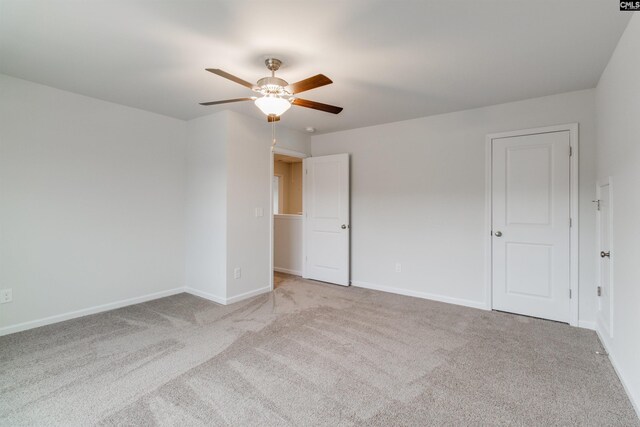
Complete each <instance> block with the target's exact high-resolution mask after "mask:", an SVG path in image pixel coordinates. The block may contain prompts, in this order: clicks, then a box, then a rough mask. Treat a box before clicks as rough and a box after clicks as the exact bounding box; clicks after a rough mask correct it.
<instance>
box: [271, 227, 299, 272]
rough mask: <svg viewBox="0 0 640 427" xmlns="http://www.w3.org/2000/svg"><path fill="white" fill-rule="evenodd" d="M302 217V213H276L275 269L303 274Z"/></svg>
mask: <svg viewBox="0 0 640 427" xmlns="http://www.w3.org/2000/svg"><path fill="white" fill-rule="evenodd" d="M302 219H303V217H302V215H274V218H273V221H274V224H273V269H274V270H276V271H280V272H282V273H289V274H295V275H297V276H302V223H303V221H302Z"/></svg>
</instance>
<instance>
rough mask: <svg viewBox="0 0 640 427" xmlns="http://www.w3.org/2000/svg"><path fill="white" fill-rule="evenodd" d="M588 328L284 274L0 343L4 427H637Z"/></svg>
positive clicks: (16, 336) (1, 421)
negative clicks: (274, 281)
mask: <svg viewBox="0 0 640 427" xmlns="http://www.w3.org/2000/svg"><path fill="white" fill-rule="evenodd" d="M600 348H601V347H600V344H599V342H598V339H597V337H596V335H595V334H594V333H593V332H591V331H587V330H584V329H577V328H572V327H569V326H566V325H562V324H558V323H553V322H547V321H543V320H537V319H531V318H527V317H520V316H514V315H509V314H503V313H495V312H485V311H480V310H474V309H469V308H463V307H457V306H453V305H448V304H443V303H437V302H431V301H427V300H420V299H416V298H409V297H403V296H397V295H392V294H386V293H382V292H375V291H368V290H364V289H358V288H353V287H351V288H343V287H339V286H332V285H326V284H320V283H314V282H308V281H302V280H298V279H295V278H291V277H286V278H283V277H282V276H281V277H280V278H279V286H278V288H277V289H276V291H275V292H273V293H271V294H265V295H261V296H258V297H255V298H253V299H250V300H247V301H243V302H240V303H237V304H234V305H230V306H226V307H225V306H220V305H217V304H214V303H212V302H209V301H206V300H203V299H200V298H197V297H194V296H191V295H187V294H181V295H177V296H173V297H168V298H163V299H160V300H156V301H152V302H148V303H145V304H139V305H136V306H131V307H127V308H123V309H119V310H114V311H111V312H107V313H102V314H97V315H93V316H88V317H84V318H81V319H76V320H72V321H68V322H64V323H59V324H57V325H52V326H47V327H43V328H39V329H35V330H32V331H27V332H23V333H19V334H14V335H10V336H6V337H3V338H0V372H1V374H0V375H1V376H0V425H2V426H15V425H56V424H57V425H90V424H100V425H180V426H190V425H241V426H248V425H251V426H272V425H327V426H336V425H381V426H390V425H413V426H423V425H526V426H532V425H540V426H542V425H545V426H546V425H593V426H596V425H597V426H603V425H620V426H638V425H640V423H639V421H638V419H637V418H636V415H635V413H634V411H633V409H632V407H631V405H630V403H629V400H628V398H627V396H626V395H625V393H624V391H623V389H622V386H621V384H620V382H619V380H618V378H617V377H616V375H615V373H614V371H613V369H612V367H611V364H610V363H609V361H608V359H607V358H606V357H602V356H598V355H596V354H595V351H596V350H599V349H600Z"/></svg>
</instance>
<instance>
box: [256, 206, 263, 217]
mask: <svg viewBox="0 0 640 427" xmlns="http://www.w3.org/2000/svg"><path fill="white" fill-rule="evenodd" d="M262 215H264V212H263V211H262V208H256V218H260V217H261V216H262Z"/></svg>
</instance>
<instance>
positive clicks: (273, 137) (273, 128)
mask: <svg viewBox="0 0 640 427" xmlns="http://www.w3.org/2000/svg"><path fill="white" fill-rule="evenodd" d="M275 148H276V122H275V120H274V121H273V122H271V151H273V150H274V149H275Z"/></svg>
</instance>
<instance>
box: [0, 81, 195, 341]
mask: <svg viewBox="0 0 640 427" xmlns="http://www.w3.org/2000/svg"><path fill="white" fill-rule="evenodd" d="M184 132H185V125H184V122H183V121H180V120H176V119H172V118H168V117H164V116H160V115H157V114H153V113H148V112H145V111H141V110H137V109H133V108H129V107H124V106H120V105H117V104H112V103H108V102H104V101H100V100H97V99H92V98H88V97H84V96H79V95H75V94H72V93H69V92H65V91H61V90H57V89H53V88H50V87H46V86H42V85H38V84H34V83H30V82H27V81H24V80H19V79H15V78H12V77H8V76H4V75H0V287H1V288H12V289H13V302H12V303H8V304H3V305H2V306H0V328H4V329H0V333H2V332H4V333H7V332H11V331H15V330H19V329H22V328H26V327H29V326H34V325H37V324H38V323H37V321H38V319H43V318H47V317H51V316H63V315H64V314H65V313H70V312H74V311H76V310H86V309H89V308H91V307H96V306H100V305H104V304H112V303H116V302H118V301H122V300H127V299H130V298H137V297H142V296H147V295H149V294H156V295H157V293H159V292H160V293H162V292H165V291H170V290H172V289H175V288H180V287H182V286H183V285H184V284H183V282H184V261H183V253H184V202H183V199H184V181H185V167H184V166H185V162H184ZM54 319H60V317H55V318H54ZM25 322H36V323H28V324H25Z"/></svg>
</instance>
